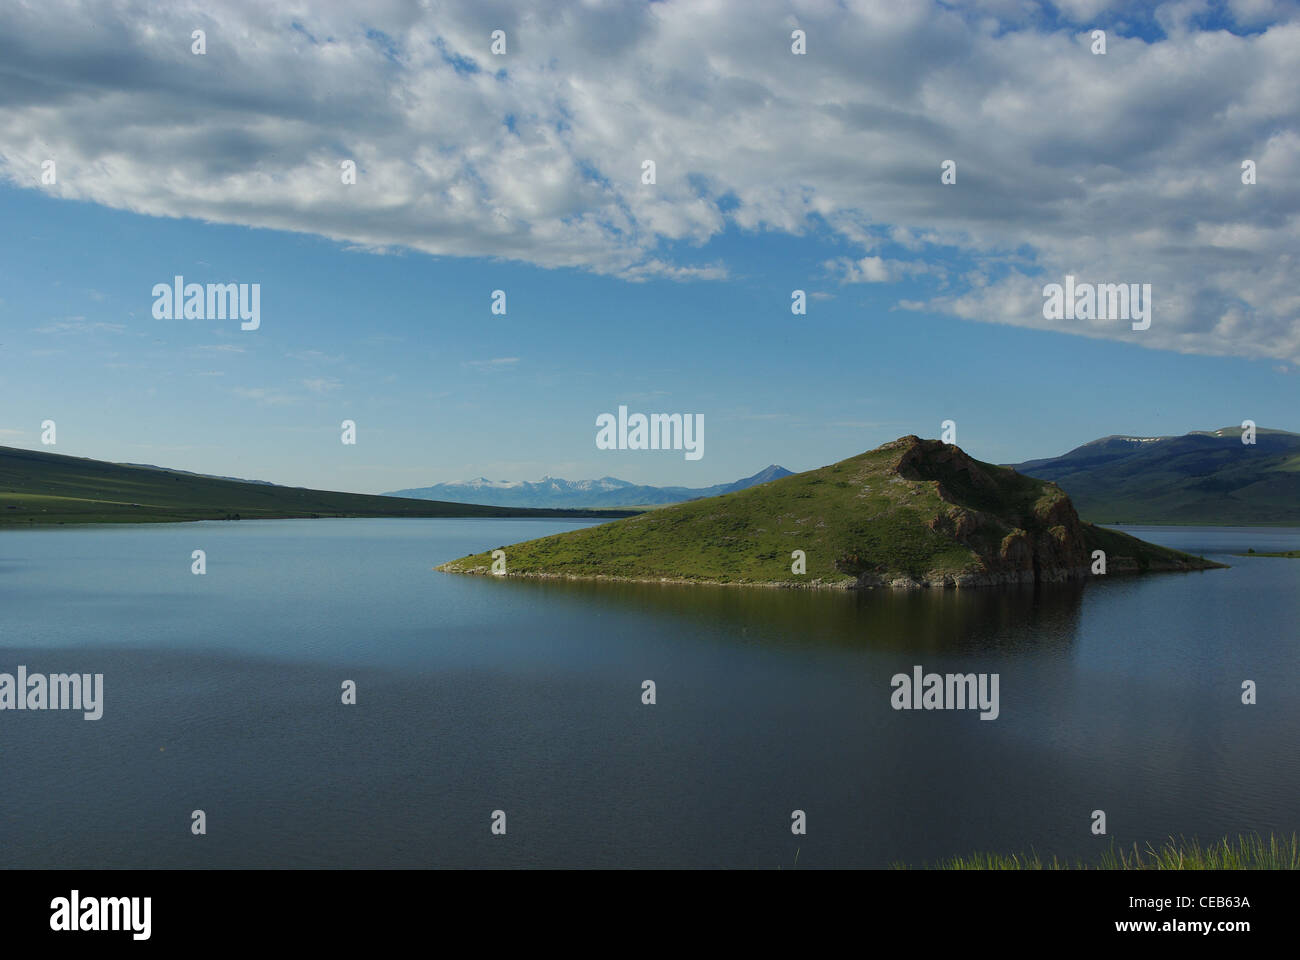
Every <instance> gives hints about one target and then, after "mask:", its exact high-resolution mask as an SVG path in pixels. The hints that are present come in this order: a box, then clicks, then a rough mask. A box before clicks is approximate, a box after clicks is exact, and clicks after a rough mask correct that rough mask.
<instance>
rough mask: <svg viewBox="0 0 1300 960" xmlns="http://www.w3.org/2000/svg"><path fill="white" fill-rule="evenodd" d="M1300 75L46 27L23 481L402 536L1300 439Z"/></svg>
mask: <svg viewBox="0 0 1300 960" xmlns="http://www.w3.org/2000/svg"><path fill="white" fill-rule="evenodd" d="M195 30H202V31H204V37H203V43H204V50H205V52H204V53H202V54H198V53H195V52H194V47H195V43H196V41H195V39H194V37H193V32H194V31H195ZM495 30H501V31H503V32H504V41H505V52H504V53H502V54H499V55H498V54H494V53H493V52H492V44H493V39H492V34H493V31H495ZM796 30H801V31H803V38H804V43H805V49H806V52H805V53H803V54H796V53H794V52H793V51H792V49H791V48H792V43H793V42H794V41H793V40H792V33H793V32H794V31H796ZM1094 30H1104V31H1105V40H1106V52H1105V53H1104V54H1098V53H1093V52H1092V51H1093V49H1094V48H1095V44H1096V41H1095V39H1094V37H1093V31H1094ZM1297 77H1300V8H1298V7H1297V5H1296V4H1294V3H1285V4H1284V3H1272V2H1267V0H1232V2H1225V3H1218V2H1196V0H1176V2H1170V3H1165V4H1160V5H1140V4H1131V3H1109V2H1107V0H1072V2H1061V3H1057V4H1048V3H1034V2H1029V0H1015V2H1011V0H1007V2H972V3H966V4H956V3H934V4H929V3H923V2H916V3H906V4H899V3H881V4H875V3H871V4H866V3H847V2H846V3H821V2H815V3H789V2H787V3H775V2H767V0H743V2H722V0H696V2H690V3H653V4H649V3H581V2H557V3H554V4H547V5H545V6H544V8H543V9H538V10H533V11H530V10H528V9H527V8H526V7H524V6H523V5H519V4H513V3H492V2H481V0H480V2H468V3H463V4H462V3H432V2H431V3H426V4H420V3H390V2H382V0H381V2H375V3H370V4H365V5H345V4H335V3H310V2H303V3H297V4H295V5H293V7H292V8H285V9H284V10H283V11H279V10H276V9H274V8H268V7H267V6H266V5H265V4H261V3H240V2H230V3H223V4H220V5H193V4H187V3H174V4H166V5H154V4H142V3H130V2H127V3H122V4H116V5H113V6H112V7H109V6H107V5H104V4H87V5H81V4H76V3H65V2H62V0H41V2H39V3H8V4H5V5H4V6H3V7H0V223H2V224H3V226H4V229H3V230H0V445H8V446H14V447H22V448H30V449H43V450H47V451H49V452H55V453H63V454H69V455H74V456H85V457H93V458H96V459H105V460H114V461H120V462H132V463H152V464H159V465H163V466H169V467H175V468H180V469H187V470H195V471H199V472H206V473H215V474H220V475H230V476H239V477H247V478H253V479H262V480H270V481H274V482H278V483H286V484H294V485H302V486H312V487H318V488H325V489H336V490H350V491H356V492H365V493H378V492H385V491H389V490H394V489H400V488H408V487H417V486H424V485H427V484H432V483H436V482H449V481H457V480H465V479H469V478H474V477H480V476H486V477H488V478H490V479H494V480H535V479H538V478H539V477H541V476H543V475H550V476H558V477H565V478H569V479H585V478H594V477H603V476H616V477H620V478H622V479H625V480H629V481H633V482H637V483H654V484H664V485H686V486H706V485H709V484H714V483H721V482H727V481H731V480H735V479H737V478H739V477H742V476H747V475H749V474H752V473H755V472H757V471H758V470H760V469H762V468H763V467H765V466H767V465H768V464H770V463H777V464H781V465H783V466H785V467H787V468H788V469H791V470H796V471H798V470H806V469H811V468H814V467H818V466H821V465H823V464H827V463H831V462H834V461H837V460H841V459H844V458H845V457H849V456H852V455H854V454H856V453H859V452H862V451H863V450H867V449H870V448H872V447H874V446H877V445H878V444H880V443H882V442H886V441H889V440H893V439H895V438H897V437H900V436H903V435H906V434H917V435H920V436H924V437H938V436H940V433H941V429H942V428H941V424H942V422H943V421H945V420H952V421H954V423H955V424H956V442H957V443H958V444H959V445H961V446H962V447H963V448H964V449H966V450H967V451H968V452H970V453H971V454H972V455H974V456H976V457H978V458H980V459H982V460H987V461H992V462H1000V463H1010V462H1018V461H1021V460H1026V459H1031V458H1036V457H1044V456H1051V455H1055V454H1059V453H1063V452H1065V451H1066V450H1069V449H1071V448H1073V447H1075V446H1078V445H1079V444H1082V443H1085V442H1087V441H1089V440H1093V439H1096V438H1098V437H1102V436H1106V435H1110V434H1117V433H1119V434H1127V435H1134V436H1157V435H1167V434H1179V433H1185V432H1187V431H1189V430H1200V429H1215V428H1219V427H1224V426H1229V425H1233V424H1240V423H1241V421H1242V420H1243V419H1251V420H1253V421H1255V422H1256V423H1258V424H1259V425H1260V426H1262V427H1272V428H1281V429H1290V430H1300V417H1297V410H1298V409H1300V407H1298V405H1297V400H1300V367H1298V365H1300V285H1298V284H1297V283H1296V281H1295V279H1294V278H1295V276H1296V275H1297V270H1296V268H1297V266H1298V265H1300V178H1297V176H1296V171H1297V167H1298V166H1300V84H1297V83H1296V78H1297ZM646 160H653V161H654V164H655V177H654V182H653V183H646V182H644V180H645V169H644V166H643V165H644V162H645V161H646ZM1245 160H1250V161H1251V162H1252V163H1253V164H1254V173H1255V178H1254V179H1255V182H1254V183H1250V184H1247V183H1243V168H1242V163H1243V161H1245ZM48 161H53V171H52V172H53V177H52V178H51V177H50V176H49V173H48V172H47V170H48V169H49V164H48ZM345 161H351V162H352V163H354V164H355V167H356V177H355V183H345V182H343V181H344V179H345V176H344V172H343V170H342V168H341V164H343V163H344V162H345ZM946 161H952V163H953V164H954V165H955V167H954V169H955V182H953V183H944V182H942V173H943V165H944V164H945V162H946ZM50 179H52V180H53V182H48V181H49V180H50ZM178 275H179V276H183V277H184V279H185V282H186V283H199V284H207V283H245V284H253V283H256V284H258V285H259V288H260V297H261V299H260V318H259V319H260V325H259V326H258V327H257V329H255V330H243V329H241V325H240V322H239V320H238V319H232V320H227V319H213V318H210V317H205V318H190V319H186V318H184V317H180V318H173V319H167V318H166V317H158V316H156V315H155V313H156V311H155V309H154V307H155V296H154V293H153V290H154V287H155V285H156V284H171V283H172V281H173V278H174V277H175V276H178ZM1067 275H1070V276H1074V277H1076V278H1077V280H1078V281H1080V282H1093V283H1138V284H1150V285H1151V291H1152V294H1151V297H1152V301H1151V302H1152V316H1151V324H1150V327H1149V328H1148V329H1145V330H1134V329H1132V324H1131V323H1130V322H1129V321H1128V320H1127V319H1115V318H1106V319H1069V320H1065V319H1048V318H1047V317H1046V316H1045V312H1044V309H1043V304H1044V295H1043V288H1044V286H1045V285H1046V284H1049V283H1062V282H1064V278H1065V277H1066V276H1067ZM497 290H500V291H504V293H505V313H504V315H501V314H499V313H493V310H492V306H493V292H494V291H497ZM795 290H802V291H804V292H805V295H806V304H807V312H806V313H804V314H795V313H792V311H791V304H792V292H793V291H795ZM619 405H626V406H627V407H628V408H629V411H630V412H641V413H645V414H651V413H681V414H686V415H700V416H702V417H703V419H704V424H705V433H704V448H703V449H704V455H703V456H702V457H701V458H699V459H698V460H688V459H687V458H686V457H685V456H684V454H683V451H681V450H621V451H620V450H602V449H598V448H597V445H596V443H595V438H596V432H597V431H596V418H597V417H598V416H599V415H600V414H602V413H616V412H617V410H618V407H619ZM46 420H53V421H54V422H55V424H56V443H55V445H53V446H48V445H43V444H42V442H41V438H42V423H43V422H44V421H46ZM344 420H351V421H354V422H355V424H356V443H355V444H344V443H342V442H341V424H342V421H344Z"/></svg>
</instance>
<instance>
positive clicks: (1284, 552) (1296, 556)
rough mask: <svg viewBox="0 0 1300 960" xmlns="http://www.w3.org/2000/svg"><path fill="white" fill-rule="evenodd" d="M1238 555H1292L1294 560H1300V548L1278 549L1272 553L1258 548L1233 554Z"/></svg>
mask: <svg viewBox="0 0 1300 960" xmlns="http://www.w3.org/2000/svg"><path fill="white" fill-rule="evenodd" d="M1233 556H1237V557H1290V558H1291V559H1292V560H1300V550H1278V551H1274V552H1272V553H1269V552H1263V553H1261V552H1259V551H1256V550H1247V551H1246V552H1245V553H1237V554H1233Z"/></svg>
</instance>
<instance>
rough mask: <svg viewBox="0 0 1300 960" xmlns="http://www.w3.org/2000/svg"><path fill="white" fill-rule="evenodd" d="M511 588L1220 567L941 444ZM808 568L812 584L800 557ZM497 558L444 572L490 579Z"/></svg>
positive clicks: (966, 582) (632, 523)
mask: <svg viewBox="0 0 1300 960" xmlns="http://www.w3.org/2000/svg"><path fill="white" fill-rule="evenodd" d="M499 549H503V550H504V551H505V563H506V570H505V572H506V575H508V576H526V577H543V578H544V577H571V578H579V579H587V578H593V579H607V578H612V579H633V580H665V581H683V582H710V583H749V584H768V585H781V586H791V587H803V586H823V587H841V588H855V587H857V588H860V587H873V586H899V587H902V586H921V585H929V586H980V585H987V584H997V583H1034V582H1051V581H1063V580H1078V579H1083V578H1086V577H1088V576H1090V563H1091V557H1092V551H1093V550H1098V549H1100V550H1104V551H1105V552H1106V559H1107V572H1108V573H1126V572H1138V571H1148V570H1195V569H1208V568H1211V567H1216V566H1220V565H1219V564H1214V563H1210V562H1208V561H1205V560H1201V559H1198V558H1196V557H1191V556H1188V555H1187V554H1183V553H1179V552H1177V551H1174V550H1167V549H1165V548H1163V547H1157V546H1155V545H1153V544H1149V543H1145V542H1143V541H1141V540H1138V539H1135V538H1133V537H1130V536H1127V535H1125V534H1122V533H1118V532H1116V531H1112V530H1104V529H1102V528H1099V527H1094V526H1092V525H1091V524H1085V523H1083V522H1081V521H1080V520H1079V518H1078V516H1077V515H1076V513H1075V511H1074V507H1073V506H1072V505H1071V503H1070V500H1069V498H1068V497H1067V496H1066V495H1065V494H1064V492H1062V490H1061V489H1060V488H1059V487H1057V486H1055V485H1054V484H1051V483H1046V482H1044V481H1042V480H1037V479H1034V478H1031V477H1026V476H1023V475H1021V474H1018V473H1017V472H1016V471H1014V470H1011V469H1008V468H1006V467H998V466H994V465H992V464H987V463H981V462H979V461H977V460H973V459H972V458H970V457H968V456H967V455H966V454H965V453H964V452H962V451H961V450H960V449H958V448H957V447H955V446H951V445H946V444H942V443H940V442H938V441H937V440H921V439H919V438H918V437H912V436H909V437H903V438H901V439H899V440H896V441H894V442H893V443H887V444H885V445H883V446H881V447H878V448H877V449H875V450H872V451H870V452H868V453H864V454H861V455H859V456H856V457H852V458H850V459H848V460H843V461H841V462H839V463H836V464H832V465H830V466H827V467H822V468H820V469H818V470H810V471H808V472H806V473H799V474H795V475H793V476H789V477H785V478H783V479H780V480H774V481H772V482H771V483H765V484H763V485H761V486H757V487H751V488H749V489H747V490H742V491H739V492H737V493H729V494H726V495H723V496H719V497H711V498H708V499H705V500H696V501H691V502H688V503H682V504H675V505H673V506H668V507H663V508H661V509H659V510H655V511H653V512H651V513H645V514H641V515H639V516H636V517H631V518H628V519H625V520H619V521H616V522H614V523H608V524H603V525H601V526H597V527H590V528H587V529H584V530H576V531H572V532H570V533H563V534H559V535H557V536H552V537H544V538H542V539H539V540H530V541H528V542H526V543H519V544H515V545H514V546H510V547H500V548H499ZM796 550H802V551H803V552H804V553H805V555H806V562H807V570H806V573H804V574H795V573H792V572H791V565H792V557H791V555H792V553H793V551H796ZM491 564H492V557H491V550H487V551H484V552H483V553H478V554H474V555H472V556H469V557H464V558H461V559H459V560H453V561H451V562H449V563H445V564H443V565H442V566H440V567H438V568H437V569H439V570H442V571H445V572H449V573H479V574H484V573H490V572H491Z"/></svg>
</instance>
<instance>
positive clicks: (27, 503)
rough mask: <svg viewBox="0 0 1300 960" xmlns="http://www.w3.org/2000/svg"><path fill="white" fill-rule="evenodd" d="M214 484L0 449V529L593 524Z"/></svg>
mask: <svg viewBox="0 0 1300 960" xmlns="http://www.w3.org/2000/svg"><path fill="white" fill-rule="evenodd" d="M627 515H628V512H626V511H624V512H617V513H616V512H613V511H591V510H530V509H523V508H513V507H484V506H477V505H474V504H464V503H443V502H440V501H437V500H407V499H404V498H401V497H380V496H370V495H367V494H359V493H334V492H330V491H325V490H307V489H303V488H301V487H277V486H270V485H267V484H259V483H244V482H241V481H238V480H221V479H217V478H214V477H204V476H197V475H195V474H189V473H180V472H175V471H171V470H163V469H157V468H152V467H136V466H126V465H123V464H118V463H107V462H105V461H102V460H87V459H85V458H82V457H66V456H62V455H59V454H53V453H44V452H41V451H35V450H18V449H14V448H12V447H0V527H4V526H9V527H14V526H29V525H32V524H48V523H149V522H165V521H177V520H227V519H236V518H238V519H242V520H252V519H272V518H288V517H600V518H609V517H611V516H627Z"/></svg>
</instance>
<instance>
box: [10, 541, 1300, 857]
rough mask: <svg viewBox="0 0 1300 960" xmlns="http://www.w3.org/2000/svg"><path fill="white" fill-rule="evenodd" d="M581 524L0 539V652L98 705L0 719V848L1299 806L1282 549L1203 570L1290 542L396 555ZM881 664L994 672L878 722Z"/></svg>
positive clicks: (816, 851) (535, 839)
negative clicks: (989, 693)
mask: <svg viewBox="0 0 1300 960" xmlns="http://www.w3.org/2000/svg"><path fill="white" fill-rule="evenodd" d="M582 525H584V524H583V523H582V522H572V521H551V520H481V519H446V520H285V521H253V522H238V523H236V522H228V523H223V522H205V523H193V524H159V525H139V526H99V527H71V526H69V527H59V528H52V529H41V530H22V531H4V532H2V533H0V672H5V673H10V674H13V673H15V672H16V669H17V667H18V666H19V665H24V666H25V667H26V668H27V670H28V672H29V673H38V672H39V673H47V674H48V673H59V672H65V671H66V672H77V673H102V674H103V675H104V704H103V717H102V718H101V719H99V720H96V721H87V720H85V719H83V717H82V714H81V713H80V712H75V711H27V710H24V711H14V710H4V711H0V782H2V783H3V785H4V786H3V790H0V867H78V868H103V867H532V866H537V867H679V866H680V867H745V868H759V869H776V868H777V867H784V868H787V869H788V868H789V867H791V866H792V865H794V864H795V859H796V856H797V858H798V860H797V865H798V867H799V868H804V867H886V866H889V865H891V864H893V863H895V862H906V863H909V864H913V865H920V864H923V863H926V862H934V861H936V860H938V859H940V858H944V857H948V856H952V855H956V854H965V853H970V852H971V851H974V850H981V851H991V852H1004V853H1005V852H1017V851H1024V850H1028V849H1030V848H1033V849H1034V850H1036V851H1037V852H1039V853H1040V854H1044V855H1052V854H1057V855H1060V856H1062V857H1066V858H1086V859H1090V860H1095V859H1096V857H1097V856H1098V854H1099V853H1100V851H1101V850H1102V849H1103V848H1104V847H1105V845H1106V844H1107V843H1108V842H1110V840H1111V839H1112V838H1113V839H1114V840H1115V841H1117V842H1119V843H1122V844H1126V845H1131V844H1132V843H1133V842H1135V841H1137V842H1140V843H1142V844H1145V843H1146V842H1147V841H1156V842H1158V841H1160V840H1161V839H1163V838H1165V837H1168V836H1170V835H1174V836H1178V835H1187V836H1193V835H1196V836H1199V837H1201V838H1202V839H1214V838H1218V837H1221V836H1223V835H1224V834H1236V833H1240V832H1250V831H1258V832H1260V833H1264V834H1267V833H1269V832H1284V833H1286V834H1288V835H1289V834H1290V833H1291V832H1293V831H1295V830H1296V829H1297V828H1298V827H1300V679H1298V677H1300V674H1298V672H1297V669H1296V668H1297V664H1298V662H1300V657H1298V656H1297V635H1298V633H1300V629H1298V627H1297V624H1300V560H1288V559H1274V558H1239V557H1231V556H1230V554H1233V553H1236V552H1244V551H1245V550H1246V549H1248V548H1251V547H1253V548H1254V549H1255V550H1257V551H1262V550H1285V549H1292V550H1293V549H1300V529H1295V528H1284V529H1261V528H1215V527H1206V528H1197V527H1141V528H1124V529H1126V530H1128V532H1131V533H1134V534H1135V535H1137V536H1141V537H1144V538H1146V539H1149V540H1152V541H1154V542H1156V543H1160V544H1164V545H1167V546H1171V547H1177V548H1179V549H1182V550H1187V551H1190V552H1193V553H1197V554H1204V555H1205V556H1207V557H1210V558H1212V559H1220V560H1222V561H1223V562H1226V563H1230V564H1232V565H1233V566H1232V569H1229V570H1212V571H1205V572H1200V573H1170V574H1159V575H1153V576H1149V577H1144V578H1120V577H1115V578H1111V579H1104V578H1096V579H1094V580H1093V581H1092V582H1090V583H1088V584H1087V585H1086V586H1063V587H1054V588H1043V589H1041V590H1039V591H1037V592H1035V591H1034V590H1032V589H1027V590H1026V589H989V590H972V591H966V592H961V593H958V592H956V591H946V592H942V591H922V592H915V593H890V592H878V591H877V592H869V593H863V594H849V593H840V592H832V591H782V590H772V589H761V588H737V587H707V586H699V587H686V586H670V585H653V584H608V583H564V582H538V581H524V580H513V579H504V578H489V577H465V576H456V575H448V574H442V573H438V572H435V571H434V570H433V569H432V568H433V567H434V566H435V565H436V564H438V563H441V562H443V561H445V560H449V559H452V558H455V557H459V556H462V555H465V554H469V553H472V552H476V551H479V550H484V549H491V548H495V547H497V546H501V545H505V544H510V543H513V542H516V541H519V540H523V539H528V538H531V537H536V536H542V535H545V534H549V533H557V532H560V531H562V530H567V529H573V528H576V527H578V526H582ZM196 549H202V550H204V551H205V552H206V562H207V572H206V574H205V575H203V576H196V575H194V574H192V573H191V563H192V560H191V553H192V551H194V550H196ZM917 664H919V665H922V666H923V668H924V670H925V671H926V672H927V673H928V672H937V673H947V672H954V673H971V672H973V673H977V674H978V673H996V674H998V675H999V678H1000V683H999V697H1000V705H999V715H998V717H997V719H995V720H981V719H980V716H979V714H978V712H977V711H973V710H932V711H931V710H895V709H893V708H892V707H891V705H890V698H891V694H892V693H893V688H892V687H891V677H892V676H893V675H895V674H898V673H906V674H909V675H910V674H911V672H912V668H913V666H914V665H917ZM346 680H351V681H354V682H355V684H356V689H357V696H356V700H357V702H356V704H355V705H344V704H343V703H342V702H341V685H342V684H343V682H344V681H346ZM645 680H652V681H654V683H655V692H656V702H655V703H654V704H653V705H646V704H643V703H642V683H643V681H645ZM1244 680H1253V681H1255V683H1256V684H1257V685H1258V703H1257V704H1255V705H1249V706H1248V705H1243V704H1242V702H1241V685H1242V682H1243V681H1244ZM194 810H203V811H204V813H205V815H206V821H207V833H206V835H204V836H194V835H193V834H192V833H191V830H190V824H191V811H194ZM495 810H501V811H504V812H505V815H506V833H505V835H504V836H499V835H493V833H492V832H491V829H490V827H491V823H492V814H493V811H495ZM794 810H802V811H804V813H805V816H806V822H807V833H806V835H802V836H796V835H794V834H792V832H791V814H792V811H794ZM1094 810H1104V811H1105V814H1106V821H1107V823H1106V826H1107V830H1108V836H1107V837H1096V836H1093V834H1092V833H1091V830H1090V827H1091V824H1092V820H1091V816H1090V815H1091V813H1092V811H1094Z"/></svg>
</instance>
